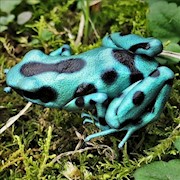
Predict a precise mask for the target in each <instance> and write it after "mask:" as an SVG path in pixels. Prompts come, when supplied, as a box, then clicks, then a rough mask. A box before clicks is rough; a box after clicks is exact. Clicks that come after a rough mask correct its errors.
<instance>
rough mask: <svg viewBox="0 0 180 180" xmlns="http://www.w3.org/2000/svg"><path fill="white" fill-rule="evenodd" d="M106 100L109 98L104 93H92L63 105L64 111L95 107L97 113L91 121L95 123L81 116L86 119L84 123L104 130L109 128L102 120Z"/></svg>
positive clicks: (85, 115) (86, 116)
mask: <svg viewBox="0 0 180 180" xmlns="http://www.w3.org/2000/svg"><path fill="white" fill-rule="evenodd" d="M108 99H109V98H108V96H107V94H105V93H92V94H89V95H85V96H80V97H76V98H74V99H73V100H72V101H70V102H69V103H68V104H66V105H65V107H64V109H67V110H79V109H82V108H92V107H95V108H96V111H97V117H94V116H93V119H94V120H95V121H93V120H91V116H90V115H87V114H84V113H83V114H82V116H83V117H85V118H86V119H85V120H84V123H86V122H89V123H94V124H95V125H96V126H97V127H98V128H100V129H101V130H105V129H108V128H109V127H108V126H107V124H106V121H105V119H104V117H105V112H106V103H107V101H108Z"/></svg>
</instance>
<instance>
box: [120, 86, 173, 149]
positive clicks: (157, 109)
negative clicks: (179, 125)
mask: <svg viewBox="0 0 180 180" xmlns="http://www.w3.org/2000/svg"><path fill="white" fill-rule="evenodd" d="M170 90H171V85H170V84H169V83H167V84H165V85H164V87H163V88H162V89H161V91H160V92H159V94H158V96H157V97H156V100H155V101H153V102H152V103H151V104H150V105H149V106H148V107H147V108H146V110H145V112H144V114H143V115H142V116H140V117H139V118H137V119H136V120H133V119H131V120H128V121H126V122H125V123H124V124H121V127H122V126H124V127H122V128H121V129H120V130H127V133H126V135H125V137H124V138H123V139H122V141H121V142H120V143H119V145H118V147H119V148H122V147H123V145H124V144H125V142H126V141H127V140H128V139H129V138H130V137H131V135H132V134H133V133H134V132H135V131H137V130H138V129H140V128H142V127H144V126H146V125H147V124H148V123H150V122H153V121H154V120H156V119H157V118H158V117H159V116H160V114H161V112H162V110H163V107H164V105H165V103H166V101H167V99H168V96H167V94H169V93H170Z"/></svg>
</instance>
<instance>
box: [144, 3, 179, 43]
mask: <svg viewBox="0 0 180 180" xmlns="http://www.w3.org/2000/svg"><path fill="white" fill-rule="evenodd" d="M179 17H180V6H177V4H175V3H167V2H165V1H157V2H155V3H153V4H152V5H151V6H150V11H149V14H148V16H147V18H148V29H149V30H150V31H151V32H152V35H153V36H154V37H157V38H159V39H161V40H162V41H167V40H170V41H171V42H175V43H178V42H179V40H180V36H179V30H180V21H179Z"/></svg>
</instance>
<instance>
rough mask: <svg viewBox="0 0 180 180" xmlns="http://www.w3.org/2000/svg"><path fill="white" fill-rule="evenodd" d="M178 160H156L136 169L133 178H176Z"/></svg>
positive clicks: (179, 175)
mask: <svg viewBox="0 0 180 180" xmlns="http://www.w3.org/2000/svg"><path fill="white" fill-rule="evenodd" d="M179 172H180V160H179V159H174V160H171V161H169V162H164V161H156V162H153V163H151V164H148V165H145V166H143V167H141V168H139V169H137V170H136V171H135V173H134V177H135V180H178V179H180V173H179Z"/></svg>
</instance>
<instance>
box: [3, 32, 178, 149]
mask: <svg viewBox="0 0 180 180" xmlns="http://www.w3.org/2000/svg"><path fill="white" fill-rule="evenodd" d="M162 50H163V45H162V42H161V41H160V40H158V39H156V38H154V37H147V38H145V37H142V36H139V35H136V34H124V33H122V32H115V33H112V34H109V35H106V36H105V37H104V38H103V39H102V44H101V45H100V46H99V47H96V48H94V49H91V50H88V51H86V52H82V53H80V54H74V55H73V54H72V51H71V48H70V46H69V45H67V44H65V45H62V46H61V47H60V48H58V49H57V50H55V51H53V52H51V53H50V54H45V53H44V52H42V51H41V50H38V49H33V50H30V51H29V52H28V53H26V54H25V56H24V57H23V59H22V61H20V62H19V63H18V64H16V65H15V66H14V67H12V68H11V69H10V70H9V71H8V72H7V76H6V83H7V85H8V87H10V88H12V89H13V90H15V91H16V92H17V93H18V94H19V95H21V96H22V97H24V98H25V99H26V100H28V101H30V102H32V103H35V104H39V105H42V106H45V107H49V108H58V109H60V110H62V109H64V110H67V111H81V112H82V114H81V117H82V118H83V120H84V121H83V124H87V123H92V124H94V125H95V126H97V128H99V129H100V131H99V132H96V133H94V134H90V135H88V136H87V137H86V138H85V142H87V141H90V140H91V139H93V138H98V137H102V136H105V135H110V134H114V133H120V132H121V131H125V132H126V133H125V135H124V137H123V138H122V140H121V141H120V142H119V144H118V148H122V147H123V146H124V144H125V143H126V142H127V141H128V139H129V138H130V137H131V136H132V134H133V133H134V132H135V131H137V130H139V129H140V128H142V127H144V126H146V125H147V124H149V123H151V122H153V121H155V120H157V119H158V118H159V116H160V114H161V113H162V111H163V108H164V106H165V103H166V101H167V100H168V97H169V95H170V92H171V88H172V84H173V79H174V73H173V71H172V70H171V69H170V68H168V67H166V66H163V65H160V64H159V63H158V62H157V61H156V56H158V54H160V53H161V52H162ZM86 109H87V110H92V111H93V109H94V112H96V113H95V114H94V115H93V116H92V115H90V114H88V113H85V111H84V110H86Z"/></svg>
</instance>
